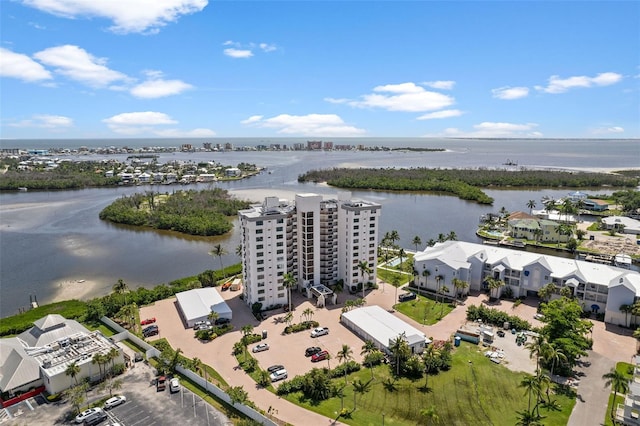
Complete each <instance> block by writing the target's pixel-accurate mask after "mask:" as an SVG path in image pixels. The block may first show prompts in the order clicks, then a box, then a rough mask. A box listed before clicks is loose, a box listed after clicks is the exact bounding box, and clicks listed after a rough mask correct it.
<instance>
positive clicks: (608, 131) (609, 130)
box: [592, 126, 624, 135]
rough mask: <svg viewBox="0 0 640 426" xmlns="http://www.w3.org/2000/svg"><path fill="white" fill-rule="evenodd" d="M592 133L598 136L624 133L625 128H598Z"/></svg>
mask: <svg viewBox="0 0 640 426" xmlns="http://www.w3.org/2000/svg"><path fill="white" fill-rule="evenodd" d="M592 133H593V134H596V135H606V134H616V133H624V128H622V127H620V126H610V127H598V128H597V129H594V130H593V131H592Z"/></svg>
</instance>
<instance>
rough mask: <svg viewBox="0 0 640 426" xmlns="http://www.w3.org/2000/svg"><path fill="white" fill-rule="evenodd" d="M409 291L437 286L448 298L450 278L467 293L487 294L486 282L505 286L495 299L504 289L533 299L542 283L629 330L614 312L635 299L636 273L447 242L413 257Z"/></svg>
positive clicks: (639, 278)
mask: <svg viewBox="0 0 640 426" xmlns="http://www.w3.org/2000/svg"><path fill="white" fill-rule="evenodd" d="M414 269H415V280H414V282H415V286H416V287H418V288H421V289H426V290H429V291H433V292H436V291H438V289H439V288H442V286H446V287H447V289H449V296H450V297H453V296H454V292H455V291H456V289H455V288H454V285H453V279H454V278H457V279H460V280H462V281H465V282H467V283H468V284H469V289H470V290H475V291H480V290H485V289H487V279H488V278H494V279H497V280H500V281H502V282H504V283H505V286H503V287H501V288H500V289H498V295H500V294H502V293H503V292H504V291H505V289H506V288H510V289H511V291H512V293H513V296H514V297H522V296H533V297H537V294H538V291H539V290H540V289H541V288H542V287H543V286H544V285H545V284H547V283H553V284H555V285H556V287H557V288H558V295H555V296H554V297H559V291H560V289H562V288H563V287H567V288H569V289H570V291H571V294H572V295H573V297H575V298H576V299H577V300H578V301H579V302H580V303H581V304H582V307H583V309H584V310H585V311H590V312H595V313H604V315H605V316H604V320H605V321H606V322H609V323H614V324H620V325H626V326H628V325H629V322H630V321H631V318H630V317H631V316H630V315H627V314H625V313H624V312H622V311H621V310H620V307H621V306H623V305H632V304H633V303H634V302H635V301H636V299H637V298H638V297H640V274H639V273H638V272H635V271H630V270H628V269H623V268H617V267H614V266H609V265H603V264H599V263H591V262H586V261H582V260H574V259H567V258H563V257H557V256H549V255H543V254H537V253H532V252H526V251H520V250H511V249H506V248H501V247H496V246H490V245H484V244H475V243H468V242H462V241H447V242H444V243H438V244H436V245H434V246H433V247H427V248H426V249H425V250H424V251H422V252H418V253H416V255H415V257H414Z"/></svg>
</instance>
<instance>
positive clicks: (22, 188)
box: [18, 186, 27, 192]
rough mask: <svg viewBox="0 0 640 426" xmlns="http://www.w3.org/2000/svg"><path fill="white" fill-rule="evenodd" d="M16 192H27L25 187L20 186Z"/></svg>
mask: <svg viewBox="0 0 640 426" xmlns="http://www.w3.org/2000/svg"><path fill="white" fill-rule="evenodd" d="M18 191H22V192H27V187H26V186H21V187H19V188H18Z"/></svg>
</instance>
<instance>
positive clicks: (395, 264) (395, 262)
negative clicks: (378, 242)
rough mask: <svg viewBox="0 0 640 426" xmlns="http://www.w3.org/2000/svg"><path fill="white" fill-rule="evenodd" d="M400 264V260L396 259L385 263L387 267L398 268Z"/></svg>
mask: <svg viewBox="0 0 640 426" xmlns="http://www.w3.org/2000/svg"><path fill="white" fill-rule="evenodd" d="M399 264H400V258H399V257H396V258H394V259H391V260H390V261H388V262H387V266H398V265H399Z"/></svg>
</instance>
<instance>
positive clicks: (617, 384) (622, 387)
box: [602, 367, 629, 424]
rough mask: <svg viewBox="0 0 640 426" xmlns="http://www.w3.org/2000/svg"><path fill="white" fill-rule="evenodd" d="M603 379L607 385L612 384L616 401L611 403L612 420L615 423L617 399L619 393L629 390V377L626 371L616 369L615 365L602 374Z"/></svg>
mask: <svg viewBox="0 0 640 426" xmlns="http://www.w3.org/2000/svg"><path fill="white" fill-rule="evenodd" d="M602 379H603V380H605V382H604V385H605V387H609V386H611V388H612V389H613V401H614V403H613V404H611V421H612V422H613V423H614V424H615V423H616V417H615V408H616V404H615V400H616V398H617V396H618V393H622V394H626V393H627V392H629V378H628V377H627V376H625V375H624V373H622V372H620V371H618V370H616V368H615V367H613V368H612V369H611V370H610V371H609V372H608V373H606V374H604V375H602Z"/></svg>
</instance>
